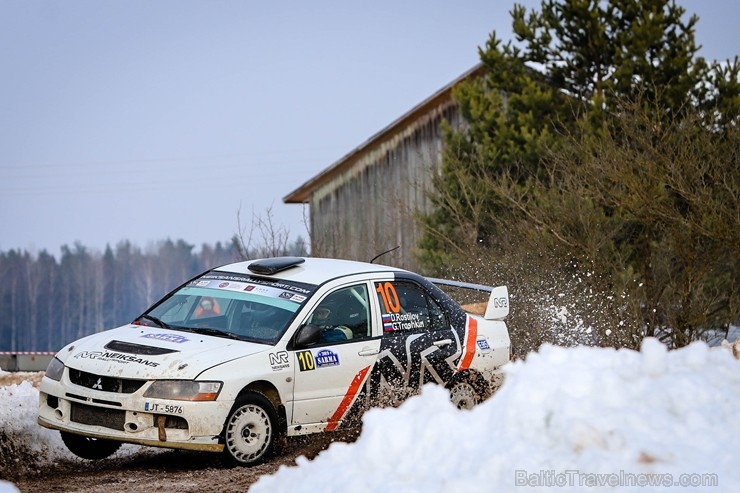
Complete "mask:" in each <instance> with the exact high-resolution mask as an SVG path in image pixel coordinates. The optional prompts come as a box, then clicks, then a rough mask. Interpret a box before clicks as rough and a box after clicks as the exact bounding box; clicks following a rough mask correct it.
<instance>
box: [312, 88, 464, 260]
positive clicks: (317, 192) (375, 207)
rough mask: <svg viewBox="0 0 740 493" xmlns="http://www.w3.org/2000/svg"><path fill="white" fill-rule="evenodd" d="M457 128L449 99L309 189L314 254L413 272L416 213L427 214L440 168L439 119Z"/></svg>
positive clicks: (455, 111)
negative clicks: (434, 181)
mask: <svg viewBox="0 0 740 493" xmlns="http://www.w3.org/2000/svg"><path fill="white" fill-rule="evenodd" d="M443 120H447V121H448V122H450V123H451V124H452V125H453V126H454V127H457V126H459V124H460V117H459V113H458V107H457V105H456V104H455V103H454V102H453V101H452V100H450V99H447V100H444V101H442V102H440V103H439V104H438V106H436V107H434V108H432V109H430V110H429V111H427V112H425V113H424V114H423V115H421V116H420V117H419V118H417V119H415V120H412V121H411V122H410V123H407V124H406V125H404V126H403V127H401V128H399V129H398V130H397V131H395V132H394V133H393V134H391V135H389V136H387V137H386V138H384V139H383V140H382V141H381V142H377V143H375V144H374V145H372V146H369V148H368V149H366V150H365V151H364V152H362V153H358V155H356V156H355V157H354V158H353V159H354V162H352V163H350V165H349V166H346V167H345V168H344V171H343V172H342V173H340V174H338V175H337V176H335V177H334V178H333V179H332V180H330V181H327V182H326V183H324V184H322V185H321V186H318V187H317V188H315V189H314V190H313V191H312V193H311V199H310V203H311V232H312V234H311V243H312V252H313V255H316V256H328V257H337V258H346V259H352V260H365V261H367V260H370V259H372V258H373V257H375V256H376V255H377V254H379V253H381V252H383V251H386V250H389V249H391V248H394V247H396V246H399V247H400V248H399V249H398V250H397V251H395V252H393V253H391V254H389V255H385V256H383V257H382V258H380V259H379V260H378V263H385V264H389V265H394V266H397V267H403V268H407V269H412V270H415V269H416V268H417V264H416V262H415V260H414V249H415V248H416V244H417V241H418V240H419V238H420V236H421V231H420V228H419V227H418V226H417V224H416V222H415V221H414V218H413V213H414V212H415V211H424V212H429V211H430V210H431V204H430V202H429V200H428V198H427V196H426V191H427V190H429V189H430V187H431V181H432V176H433V174H434V173H436V172H437V171H438V169H439V165H440V160H441V151H442V129H441V123H442V121H443Z"/></svg>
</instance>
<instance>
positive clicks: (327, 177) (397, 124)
mask: <svg viewBox="0 0 740 493" xmlns="http://www.w3.org/2000/svg"><path fill="white" fill-rule="evenodd" d="M482 73H483V65H482V64H478V65H476V66H475V67H473V68H471V69H470V70H468V71H467V72H465V73H464V74H462V75H461V76H460V77H458V78H457V79H455V80H453V81H452V82H450V83H449V84H447V85H446V86H445V87H443V88H442V89H440V90H439V91H437V92H436V93H434V94H432V95H431V96H430V97H428V98H427V99H425V100H424V101H422V102H421V103H420V104H418V105H416V106H415V107H414V108H412V109H411V110H410V111H409V112H407V113H406V114H404V115H403V116H401V117H400V118H398V119H397V120H395V121H394V122H392V123H391V124H390V125H388V126H387V127H385V128H384V129H382V130H381V131H379V132H377V133H376V134H375V135H373V136H372V137H370V138H369V139H368V140H366V141H365V142H364V143H363V144H361V145H360V146H358V147H356V148H355V149H354V150H352V151H351V152H349V153H348V154H346V155H345V156H344V157H342V158H341V159H339V161H336V162H335V163H334V164H332V165H331V166H329V167H328V168H325V169H324V170H323V171H321V172H320V173H319V174H318V175H316V176H314V177H313V178H311V179H310V180H308V181H307V182H305V183H304V184H303V185H301V186H300V187H298V188H296V189H295V190H293V191H292V192H290V193H289V194H288V195H286V196H285V197H283V202H284V203H286V204H304V203H307V202H309V199H310V198H311V193H312V192H313V191H314V190H315V189H316V188H318V187H320V186H322V185H324V184H325V183H327V182H329V181H331V180H332V179H334V178H335V177H336V176H337V175H339V174H340V173H342V172H343V171H344V170H345V169H347V168H349V167H350V166H352V163H354V162H355V161H357V159H358V158H359V156H361V155H363V154H364V153H366V152H368V151H370V150H372V149H373V148H375V147H377V146H380V145H382V144H383V142H385V141H386V140H388V139H390V138H392V137H393V135H395V134H396V132H397V131H398V130H400V129H402V128H404V127H406V126H407V125H408V124H409V123H410V122H412V121H414V120H416V119H418V118H419V117H420V116H421V115H424V114H426V113H427V112H429V111H430V110H431V109H432V108H435V107H437V106H438V105H439V104H440V103H442V102H444V101H447V100H450V99H452V88H453V87H455V86H456V85H457V84H459V83H460V82H462V81H463V80H465V79H468V78H469V77H472V76H478V75H481V74H482Z"/></svg>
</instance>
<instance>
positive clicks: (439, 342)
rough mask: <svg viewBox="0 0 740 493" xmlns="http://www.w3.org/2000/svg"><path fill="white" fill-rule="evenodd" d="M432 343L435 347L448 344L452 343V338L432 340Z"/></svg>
mask: <svg viewBox="0 0 740 493" xmlns="http://www.w3.org/2000/svg"><path fill="white" fill-rule="evenodd" d="M432 344H434V345H435V346H437V347H442V346H449V345H450V344H452V339H442V340H441V341H434V342H433V343H432Z"/></svg>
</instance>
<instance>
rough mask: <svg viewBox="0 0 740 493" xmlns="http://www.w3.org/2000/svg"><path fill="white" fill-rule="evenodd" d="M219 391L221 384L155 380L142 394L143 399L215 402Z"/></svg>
mask: <svg viewBox="0 0 740 493" xmlns="http://www.w3.org/2000/svg"><path fill="white" fill-rule="evenodd" d="M220 391H221V382H195V381H193V380H156V381H155V382H154V383H153V384H152V385H151V386H150V387H149V388H148V389H147V390H146V392H144V397H151V398H155V399H172V400H175V401H215V400H216V397H218V393H219V392H220Z"/></svg>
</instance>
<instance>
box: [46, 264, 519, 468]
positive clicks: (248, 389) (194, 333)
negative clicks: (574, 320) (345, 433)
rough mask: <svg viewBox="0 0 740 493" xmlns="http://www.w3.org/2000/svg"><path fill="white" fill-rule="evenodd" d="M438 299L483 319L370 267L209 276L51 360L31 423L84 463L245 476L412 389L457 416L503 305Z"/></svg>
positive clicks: (493, 298) (422, 281)
mask: <svg viewBox="0 0 740 493" xmlns="http://www.w3.org/2000/svg"><path fill="white" fill-rule="evenodd" d="M433 281H434V282H435V283H438V284H439V283H444V281H442V280H438V279H436V280H433ZM449 283H450V284H453V285H457V286H461V285H462V286H463V287H471V288H475V289H481V290H486V291H490V292H491V294H490V296H489V295H488V294H487V293H486V296H489V299H488V301H487V306H486V307H485V315H483V316H478V315H472V314H470V313H467V312H465V311H464V310H463V309H462V308H461V306H460V305H458V304H457V303H456V302H454V301H453V300H452V299H451V298H450V297H449V296H448V295H447V294H445V292H443V291H442V290H441V289H440V288H439V287H437V286H436V285H435V284H434V283H433V282H432V280H429V279H426V278H424V277H421V276H419V275H417V274H414V273H411V272H408V271H405V270H400V269H395V268H391V267H384V266H380V265H376V264H370V263H362V262H352V261H345V260H333V259H320V258H299V257H276V258H270V259H262V260H256V261H246V262H240V263H235V264H230V265H226V266H223V267H220V268H217V269H214V270H211V271H208V272H206V273H205V274H203V275H200V276H198V277H196V278H195V279H193V280H191V281H189V282H187V283H185V284H184V285H183V286H181V287H180V288H178V289H176V290H174V291H173V292H171V293H170V294H168V295H167V296H165V297H164V298H163V299H162V300H161V301H159V302H158V303H156V304H155V305H154V306H153V307H152V308H150V309H149V310H148V311H146V312H145V313H144V314H143V315H141V316H140V317H139V318H137V319H136V320H135V321H134V322H133V323H131V324H128V325H125V326H123V327H119V328H116V329H111V330H108V331H104V332H100V333H97V334H93V335H90V336H87V337H85V338H82V339H80V340H77V341H75V342H73V343H71V344H69V345H67V346H66V347H64V348H62V350H60V351H59V352H58V353H57V355H56V357H55V358H54V360H53V361H52V362H51V364H50V365H49V367H48V369H47V370H46V374H45V376H44V378H43V380H42V382H41V386H40V402H39V417H38V421H39V423H40V424H41V425H42V426H45V427H47V428H52V429H57V430H60V431H61V435H62V438H63V440H64V443H65V444H66V445H67V447H68V448H69V449H70V450H71V451H72V452H73V453H75V454H76V455H78V456H80V457H83V458H86V459H102V458H105V457H107V456H109V455H111V454H112V453H114V452H115V451H116V450H117V449H118V447H119V446H120V445H121V443H123V442H128V443H136V444H140V445H148V446H156V447H169V448H178V449H189V450H202V451H212V452H223V454H224V456H225V458H226V459H227V461H229V462H231V463H233V464H237V465H252V464H256V463H259V462H261V461H263V460H264V459H265V458H266V457H268V456H269V455H270V453H271V452H272V449H273V446H274V443H275V438H276V436H277V435H279V434H284V435H287V436H294V435H300V434H308V433H317V432H326V431H332V430H336V429H338V428H340V427H342V426H352V425H356V424H357V423H358V419H359V417H360V416H361V414H362V411H363V410H365V409H367V408H368V407H371V406H377V405H386V404H390V405H393V404H396V403H399V402H401V401H402V400H403V399H405V398H406V397H408V396H409V395H412V394H414V393H416V392H418V391H419V389H420V387H421V386H422V385H424V384H425V383H427V382H437V383H439V384H441V385H445V386H447V387H448V388H449V389H450V395H451V398H452V400H453V402H454V403H455V404H457V405H458V406H459V407H461V408H469V407H471V406H472V405H474V404H475V403H476V402H478V401H480V400H481V399H484V398H485V397H486V396H488V395H489V394H490V393H491V392H492V391H493V390H494V389H495V387H496V386H498V385H499V384H500V380H501V367H502V365H504V364H505V363H506V362H507V361H509V359H510V341H509V334H508V331H507V328H506V325H505V323H504V321H503V319H504V318H505V317H506V316H507V315H508V312H509V308H508V307H509V303H508V302H509V300H508V293H507V290H506V287H503V286H501V287H497V288H488V287H485V286H479V285H465V284H461V283H454V282H451V281H450V282H449Z"/></svg>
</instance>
